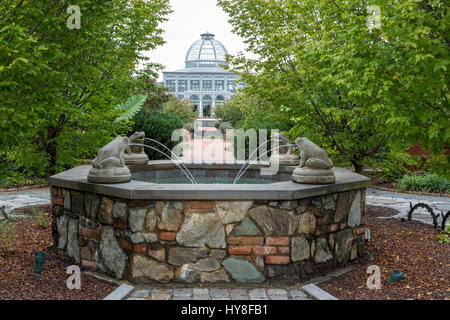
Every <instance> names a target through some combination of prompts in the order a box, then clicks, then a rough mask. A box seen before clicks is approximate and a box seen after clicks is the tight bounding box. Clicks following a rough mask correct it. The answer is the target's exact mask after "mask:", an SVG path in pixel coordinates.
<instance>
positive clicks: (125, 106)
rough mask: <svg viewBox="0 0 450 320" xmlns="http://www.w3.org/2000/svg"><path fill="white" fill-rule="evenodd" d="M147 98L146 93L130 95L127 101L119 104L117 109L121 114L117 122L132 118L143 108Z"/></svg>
mask: <svg viewBox="0 0 450 320" xmlns="http://www.w3.org/2000/svg"><path fill="white" fill-rule="evenodd" d="M146 100H147V96H145V95H135V96H132V97H130V98H129V99H128V100H127V102H125V103H120V104H118V105H117V106H116V108H115V110H116V111H118V112H119V114H120V116H119V117H117V118H116V120H115V122H120V121H128V120H131V119H132V118H133V117H134V116H135V115H136V113H138V112H139V111H140V110H141V109H142V106H143V105H144V103H145V101H146Z"/></svg>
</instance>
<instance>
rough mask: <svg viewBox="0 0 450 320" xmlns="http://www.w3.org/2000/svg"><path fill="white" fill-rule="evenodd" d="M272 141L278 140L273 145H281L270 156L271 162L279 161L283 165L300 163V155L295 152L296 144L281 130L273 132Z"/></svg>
mask: <svg viewBox="0 0 450 320" xmlns="http://www.w3.org/2000/svg"><path fill="white" fill-rule="evenodd" d="M272 141H276V144H274V145H273V146H272V147H277V146H278V147H281V148H279V149H278V150H275V151H274V152H273V153H272V156H271V157H270V162H271V163H278V164H279V165H282V166H296V165H298V164H299V163H300V159H299V157H298V156H297V155H296V154H295V149H296V148H295V146H293V145H292V142H291V141H290V140H289V138H288V137H286V135H285V134H284V133H283V132H281V133H278V132H273V133H272Z"/></svg>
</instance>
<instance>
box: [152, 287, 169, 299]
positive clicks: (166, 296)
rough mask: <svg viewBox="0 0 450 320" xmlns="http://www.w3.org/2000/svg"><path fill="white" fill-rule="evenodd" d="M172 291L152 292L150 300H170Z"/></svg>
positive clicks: (158, 290)
mask: <svg viewBox="0 0 450 320" xmlns="http://www.w3.org/2000/svg"><path fill="white" fill-rule="evenodd" d="M172 293H173V291H172V290H170V289H168V290H160V289H157V290H152V300H170V299H171V298H172Z"/></svg>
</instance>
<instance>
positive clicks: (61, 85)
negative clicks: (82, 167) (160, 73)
mask: <svg viewBox="0 0 450 320" xmlns="http://www.w3.org/2000/svg"><path fill="white" fill-rule="evenodd" d="M68 5H69V4H68V3H67V1H59V2H57V3H55V1H47V0H35V1H21V0H12V1H7V2H5V1H2V2H0V12H1V19H0V127H1V128H2V130H0V150H6V151H7V152H8V157H9V158H12V159H13V160H14V161H16V163H17V164H18V165H19V166H24V167H26V168H27V170H28V171H34V173H35V174H38V175H40V174H45V175H47V174H49V173H54V172H57V171H59V170H62V169H64V168H67V167H69V166H72V165H74V164H75V163H76V162H77V160H76V159H77V158H78V157H82V156H86V155H89V156H91V155H92V154H94V153H95V152H96V150H98V148H99V147H100V146H102V145H103V144H104V143H105V142H107V141H109V140H110V139H111V137H112V136H115V135H118V134H123V133H126V132H128V130H129V123H127V122H120V123H116V122H115V120H116V118H117V117H118V116H119V117H120V113H118V112H117V110H115V106H116V105H117V104H118V103H120V102H122V101H124V100H126V99H127V98H128V97H130V95H133V94H138V93H141V92H145V91H148V90H151V89H152V88H154V87H155V86H154V81H153V82H152V81H149V79H151V78H155V76H156V72H155V70H157V69H158V68H159V66H157V65H155V64H154V63H150V62H148V58H147V57H145V56H144V52H145V51H148V50H152V49H154V48H156V47H157V46H159V45H161V44H162V43H163V42H164V41H163V39H162V37H161V34H162V30H161V29H159V28H158V24H160V23H161V22H162V21H164V20H165V18H164V17H165V15H167V14H168V13H169V12H170V9H169V1H168V0H150V1H131V2H130V1H128V0H112V1H110V0H99V1H91V0H79V1H76V5H78V6H79V7H80V9H81V13H82V16H81V29H74V30H69V29H68V28H67V20H68V18H69V16H70V15H71V14H70V13H67V7H68ZM137 65H143V66H144V67H143V68H142V69H141V70H139V71H137V70H134V69H135V66H137Z"/></svg>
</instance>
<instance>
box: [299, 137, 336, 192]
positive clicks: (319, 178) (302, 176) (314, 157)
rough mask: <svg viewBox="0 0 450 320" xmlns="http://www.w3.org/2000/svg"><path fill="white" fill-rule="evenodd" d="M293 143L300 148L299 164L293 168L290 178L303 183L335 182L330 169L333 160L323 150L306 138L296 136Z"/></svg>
mask: <svg viewBox="0 0 450 320" xmlns="http://www.w3.org/2000/svg"><path fill="white" fill-rule="evenodd" d="M295 144H296V145H297V146H298V148H299V149H300V158H301V159H300V165H299V166H298V167H297V168H296V169H295V170H294V173H293V174H292V180H293V181H294V182H297V183H305V184H330V183H335V182H336V177H335V176H334V172H333V170H332V167H333V162H332V161H331V160H330V158H328V155H327V153H326V151H325V150H323V149H322V148H321V147H319V146H317V145H316V144H314V143H312V142H311V141H309V140H308V138H297V139H296V140H295Z"/></svg>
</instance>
